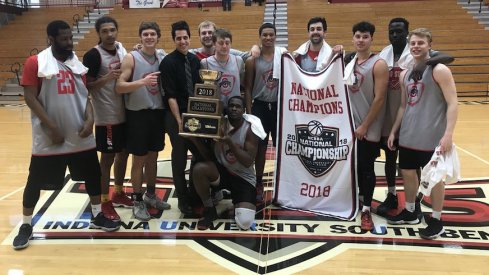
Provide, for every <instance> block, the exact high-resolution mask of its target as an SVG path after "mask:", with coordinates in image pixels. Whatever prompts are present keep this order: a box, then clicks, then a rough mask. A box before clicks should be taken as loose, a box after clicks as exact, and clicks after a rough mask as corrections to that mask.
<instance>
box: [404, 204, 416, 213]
mask: <svg viewBox="0 0 489 275" xmlns="http://www.w3.org/2000/svg"><path fill="white" fill-rule="evenodd" d="M414 209H415V203H414V202H406V210H407V211H409V212H411V213H413V212H414Z"/></svg>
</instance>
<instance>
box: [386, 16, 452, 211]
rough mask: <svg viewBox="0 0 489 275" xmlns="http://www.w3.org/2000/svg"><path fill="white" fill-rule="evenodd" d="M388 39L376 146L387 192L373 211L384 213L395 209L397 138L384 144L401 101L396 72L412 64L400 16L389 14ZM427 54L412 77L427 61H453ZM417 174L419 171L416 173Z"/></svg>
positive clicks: (404, 22) (406, 26)
mask: <svg viewBox="0 0 489 275" xmlns="http://www.w3.org/2000/svg"><path fill="white" fill-rule="evenodd" d="M388 32H389V41H390V42H391V45H389V46H387V47H385V48H384V49H383V50H382V51H381V52H380V54H379V55H380V57H382V58H383V59H384V60H385V61H386V62H387V66H388V67H389V84H388V91H387V96H386V112H385V118H384V125H383V127H382V138H381V143H380V148H381V149H382V150H384V153H385V167H384V170H385V176H386V179H387V186H388V193H387V197H386V199H385V200H384V201H383V202H382V203H381V204H380V205H379V206H378V207H377V214H378V215H381V216H386V215H387V213H388V211H389V210H391V209H397V206H398V199H397V192H396V170H397V168H396V166H397V164H396V160H397V155H398V150H397V144H398V139H396V140H395V141H394V144H396V146H395V149H394V150H390V149H389V148H388V146H387V139H388V137H389V134H390V131H391V129H392V125H393V124H394V121H395V119H396V116H397V111H398V110H399V105H400V104H401V85H400V83H399V75H400V73H401V71H402V70H403V69H409V68H411V67H413V62H412V60H413V58H412V55H411V54H410V53H409V46H408V45H407V35H408V33H409V22H408V21H407V20H406V19H404V18H393V19H392V20H391V21H390V22H389V30H388ZM430 56H431V58H429V59H428V60H426V61H422V62H420V63H419V64H418V65H417V66H416V68H415V69H414V70H413V71H412V73H411V74H412V75H413V77H418V78H419V77H420V73H419V72H421V74H422V72H423V71H424V70H425V68H426V66H427V65H432V66H433V65H436V64H438V63H444V64H448V63H451V62H452V61H453V57H451V56H448V55H445V54H443V53H439V52H436V51H430ZM418 175H419V174H418ZM420 203H421V202H420V200H419V199H416V207H415V208H416V212H417V213H418V215H420V216H422V213H421V205H420Z"/></svg>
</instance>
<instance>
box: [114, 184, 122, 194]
mask: <svg viewBox="0 0 489 275" xmlns="http://www.w3.org/2000/svg"><path fill="white" fill-rule="evenodd" d="M122 187H123V186H122V185H115V186H114V192H115V193H117V194H120V193H122Z"/></svg>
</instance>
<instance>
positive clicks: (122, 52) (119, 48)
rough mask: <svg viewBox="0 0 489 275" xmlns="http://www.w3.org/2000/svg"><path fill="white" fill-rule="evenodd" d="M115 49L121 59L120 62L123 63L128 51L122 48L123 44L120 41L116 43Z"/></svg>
mask: <svg viewBox="0 0 489 275" xmlns="http://www.w3.org/2000/svg"><path fill="white" fill-rule="evenodd" d="M115 49H116V50H117V57H119V60H120V61H121V62H122V59H124V56H126V54H127V51H126V49H125V48H124V46H122V43H121V42H118V41H116V42H115Z"/></svg>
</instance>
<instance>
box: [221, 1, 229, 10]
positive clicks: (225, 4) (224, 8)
mask: <svg viewBox="0 0 489 275" xmlns="http://www.w3.org/2000/svg"><path fill="white" fill-rule="evenodd" d="M222 9H223V10H224V11H231V0H222Z"/></svg>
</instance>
